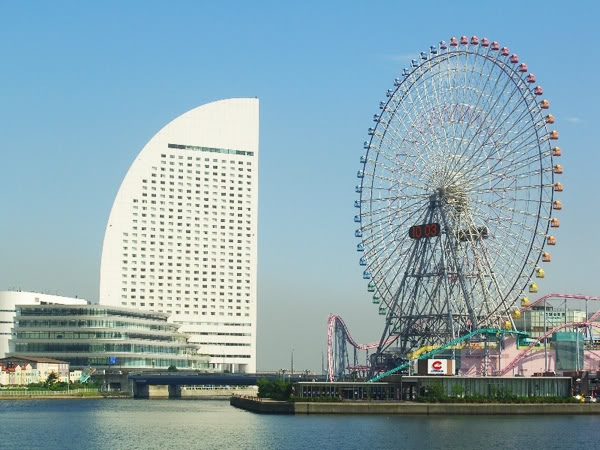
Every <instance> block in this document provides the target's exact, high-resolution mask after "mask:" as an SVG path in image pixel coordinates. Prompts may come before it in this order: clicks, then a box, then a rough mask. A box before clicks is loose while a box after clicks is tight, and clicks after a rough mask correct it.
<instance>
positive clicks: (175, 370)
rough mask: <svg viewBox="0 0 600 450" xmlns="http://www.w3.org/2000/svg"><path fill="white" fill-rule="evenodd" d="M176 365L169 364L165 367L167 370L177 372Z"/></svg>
mask: <svg viewBox="0 0 600 450" xmlns="http://www.w3.org/2000/svg"><path fill="white" fill-rule="evenodd" d="M177 370H178V369H177V367H175V366H169V368H168V369H167V372H177Z"/></svg>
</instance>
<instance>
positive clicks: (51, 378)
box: [46, 372, 58, 386]
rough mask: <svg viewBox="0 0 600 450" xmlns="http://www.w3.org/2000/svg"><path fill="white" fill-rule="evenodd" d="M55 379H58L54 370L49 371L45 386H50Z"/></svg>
mask: <svg viewBox="0 0 600 450" xmlns="http://www.w3.org/2000/svg"><path fill="white" fill-rule="evenodd" d="M57 381H58V375H56V372H50V373H49V374H48V377H47V378H46V386H52V385H53V384H54V383H56V382H57Z"/></svg>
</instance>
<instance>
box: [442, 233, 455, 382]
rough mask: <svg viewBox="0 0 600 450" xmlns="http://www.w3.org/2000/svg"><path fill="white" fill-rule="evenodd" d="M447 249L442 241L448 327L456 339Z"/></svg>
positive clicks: (452, 337)
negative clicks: (449, 287)
mask: <svg viewBox="0 0 600 450" xmlns="http://www.w3.org/2000/svg"><path fill="white" fill-rule="evenodd" d="M440 239H441V236H440ZM445 250H446V247H445V245H444V244H443V243H442V252H441V258H442V270H443V272H444V280H445V282H446V285H445V286H446V289H445V290H446V307H447V308H448V329H449V330H450V339H451V340H452V341H453V340H454V339H456V334H455V330H454V317H453V315H452V303H451V302H450V293H449V292H448V286H450V280H449V278H448V267H447V266H446V255H445ZM452 360H453V361H456V349H455V348H454V347H453V348H452ZM452 367H454V370H455V371H456V366H455V365H453V366H452Z"/></svg>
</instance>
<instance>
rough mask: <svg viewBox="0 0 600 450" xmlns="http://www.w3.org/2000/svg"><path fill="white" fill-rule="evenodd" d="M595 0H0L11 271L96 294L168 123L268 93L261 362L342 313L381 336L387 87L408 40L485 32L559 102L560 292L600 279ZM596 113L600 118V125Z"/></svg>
mask: <svg viewBox="0 0 600 450" xmlns="http://www.w3.org/2000/svg"><path fill="white" fill-rule="evenodd" d="M597 5H598V4H597V2H593V1H585V2H562V1H561V2H557V1H546V2H533V1H530V2H527V1H522V0H520V1H515V2H510V1H505V2H493V1H488V2H439V3H438V2H433V1H431V2H399V1H390V2H377V1H373V2H348V1H344V2H323V1H318V2H317V1H315V2H294V3H292V2H281V1H273V2H261V1H254V2H241V1H240V2H228V1H220V2H208V1H206V2H196V1H194V2H192V1H190V2H185V1H177V2H166V1H164V2H157V1H143V2H142V1H140V2H135V1H127V2H110V1H106V2H61V1H54V2H35V1H32V2H6V1H4V2H0V58H1V67H2V69H1V70H0V155H1V160H0V161H1V169H2V170H1V172H0V173H1V176H0V205H1V208H2V216H1V219H0V289H8V288H21V289H25V290H39V291H49V292H52V293H59V294H62V295H68V296H75V295H79V296H81V297H84V298H87V299H90V300H97V298H98V281H99V266H100V256H101V249H102V240H103V237H104V228H105V226H106V222H107V220H108V214H109V212H110V208H111V206H112V202H113V200H114V197H115V195H116V193H117V190H118V188H119V185H120V183H121V181H122V179H123V177H124V176H125V173H126V171H127V169H128V168H129V166H130V165H131V163H132V162H133V160H134V159H135V157H136V155H137V154H138V152H139V151H140V150H141V148H142V147H143V146H144V144H145V143H146V142H147V141H148V140H149V139H150V138H151V137H152V136H153V135H154V134H155V133H156V132H157V131H158V130H159V129H160V128H161V127H163V126H164V125H165V124H166V123H168V122H169V121H170V120H172V119H174V118H175V117H177V116H179V115H180V114H182V113H184V112H185V111H187V110H189V109H192V108H194V107H196V106H199V105H201V104H204V103H207V102H210V101H213V100H218V99H221V98H229V97H254V96H257V97H259V98H260V100H261V111H260V114H261V116H260V121H261V123H260V178H259V185H260V197H259V275H258V281H259V284H258V294H259V306H258V311H259V312H258V367H259V369H277V368H282V367H289V364H290V353H291V351H292V349H294V350H295V353H294V354H295V367H296V368H313V369H320V366H321V352H322V351H325V348H326V339H327V333H326V325H327V315H328V313H330V312H331V313H336V314H339V315H341V316H342V317H343V318H344V319H345V321H346V323H347V325H348V326H349V327H350V330H351V332H352V334H353V336H354V337H355V338H356V340H358V341H359V342H371V341H374V340H377V339H378V338H379V337H380V334H381V331H382V327H383V321H382V318H381V317H380V316H379V315H378V314H377V310H376V307H375V306H374V305H372V304H371V300H370V296H369V295H368V294H367V292H366V283H365V282H364V281H363V280H362V278H361V274H362V270H361V268H360V267H359V265H358V257H359V254H358V253H357V252H356V243H357V241H356V239H355V238H354V235H353V234H354V229H355V224H354V223H353V220H352V218H353V216H354V214H355V210H354V208H353V201H354V199H355V193H354V185H355V184H356V171H357V170H358V168H359V157H360V155H361V154H362V151H363V150H362V143H363V141H364V140H365V139H366V137H367V128H368V127H369V126H371V124H372V120H371V119H372V116H373V114H374V113H376V112H378V105H379V101H380V100H383V98H384V96H385V91H386V90H387V89H388V88H390V87H392V82H393V79H394V78H395V77H397V76H399V75H400V73H401V70H402V68H403V67H405V66H406V65H407V64H408V62H409V61H410V59H411V58H414V57H416V56H417V55H418V53H419V52H420V51H422V50H426V49H427V48H428V46H429V45H432V44H436V43H437V42H439V40H441V39H446V40H448V39H449V38H450V37H451V36H460V35H463V34H465V35H468V36H471V35H473V34H475V35H477V36H479V37H480V38H481V37H484V36H485V37H488V38H489V39H490V40H497V41H499V42H500V43H501V44H502V45H506V46H508V47H509V48H510V50H511V51H515V52H516V53H518V54H519V55H520V57H521V60H522V61H523V62H526V63H527V64H528V65H529V68H530V70H531V71H532V72H534V73H535V74H536V76H537V79H538V82H539V84H541V85H542V86H543V87H544V93H545V96H546V97H547V98H548V99H549V100H550V102H551V112H552V113H553V114H554V115H555V117H556V119H557V121H556V124H555V126H556V129H558V130H559V131H560V141H559V143H560V146H561V148H562V149H563V153H564V156H563V157H562V161H561V163H562V164H563V166H564V167H565V174H564V175H563V176H562V182H563V184H564V186H565V191H564V193H563V195H562V197H561V199H562V200H563V204H564V208H563V211H562V212H561V213H560V219H561V228H560V230H559V232H558V233H557V239H558V245H557V246H556V248H555V249H554V250H553V252H552V255H553V262H552V263H551V264H550V265H546V266H544V267H545V269H546V275H547V276H546V278H545V279H544V280H543V282H542V283H540V295H541V294H543V293H547V292H557V291H558V292H567V293H584V294H589V295H600V283H599V282H598V279H599V274H598V270H599V268H600V264H599V263H598V258H599V257H600V237H599V232H598V224H599V222H600V220H599V219H600V200H599V197H600V187H599V181H598V180H599V179H600V151H599V148H598V144H597V142H598V135H596V134H594V133H595V132H596V131H598V130H599V129H600V127H599V126H598V116H594V114H595V112H594V111H597V110H598V103H599V102H600V95H599V94H598V80H599V76H598V70H599V69H600V63H599V59H598V57H597V53H598V45H599V38H598V33H597V32H596V31H597V22H596V21H597V17H598V16H599V14H600V7H599V6H597ZM594 130H596V131H594Z"/></svg>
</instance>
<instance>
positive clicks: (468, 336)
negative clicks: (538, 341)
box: [369, 328, 527, 383]
mask: <svg viewBox="0 0 600 450" xmlns="http://www.w3.org/2000/svg"><path fill="white" fill-rule="evenodd" d="M477 334H493V335H496V336H497V335H499V334H518V335H521V336H527V333H523V332H522V331H514V330H499V329H496V328H480V329H478V330H475V331H472V332H470V333H468V334H465V335H464V336H461V337H459V338H456V339H454V340H452V341H450V342H447V343H445V344H444V345H442V346H440V347H438V348H436V349H435V350H432V351H430V352H427V353H423V354H422V355H420V356H419V357H417V358H414V359H412V360H410V361H407V362H405V363H404V364H400V365H399V366H398V367H395V368H393V369H392V370H388V371H387V372H383V373H380V374H379V375H377V376H375V377H373V378H371V379H370V380H369V382H370V383H373V382H375V381H379V380H381V379H382V378H384V377H387V376H388V375H392V374H394V373H396V372H399V371H400V370H404V369H406V368H407V367H408V366H409V365H410V363H411V362H412V361H414V360H417V359H427V358H429V357H431V356H434V355H436V354H437V353H440V352H443V351H444V350H446V349H447V348H448V347H452V346H453V345H456V344H460V343H461V342H464V341H466V340H469V339H471V338H472V337H473V336H475V335H477Z"/></svg>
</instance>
